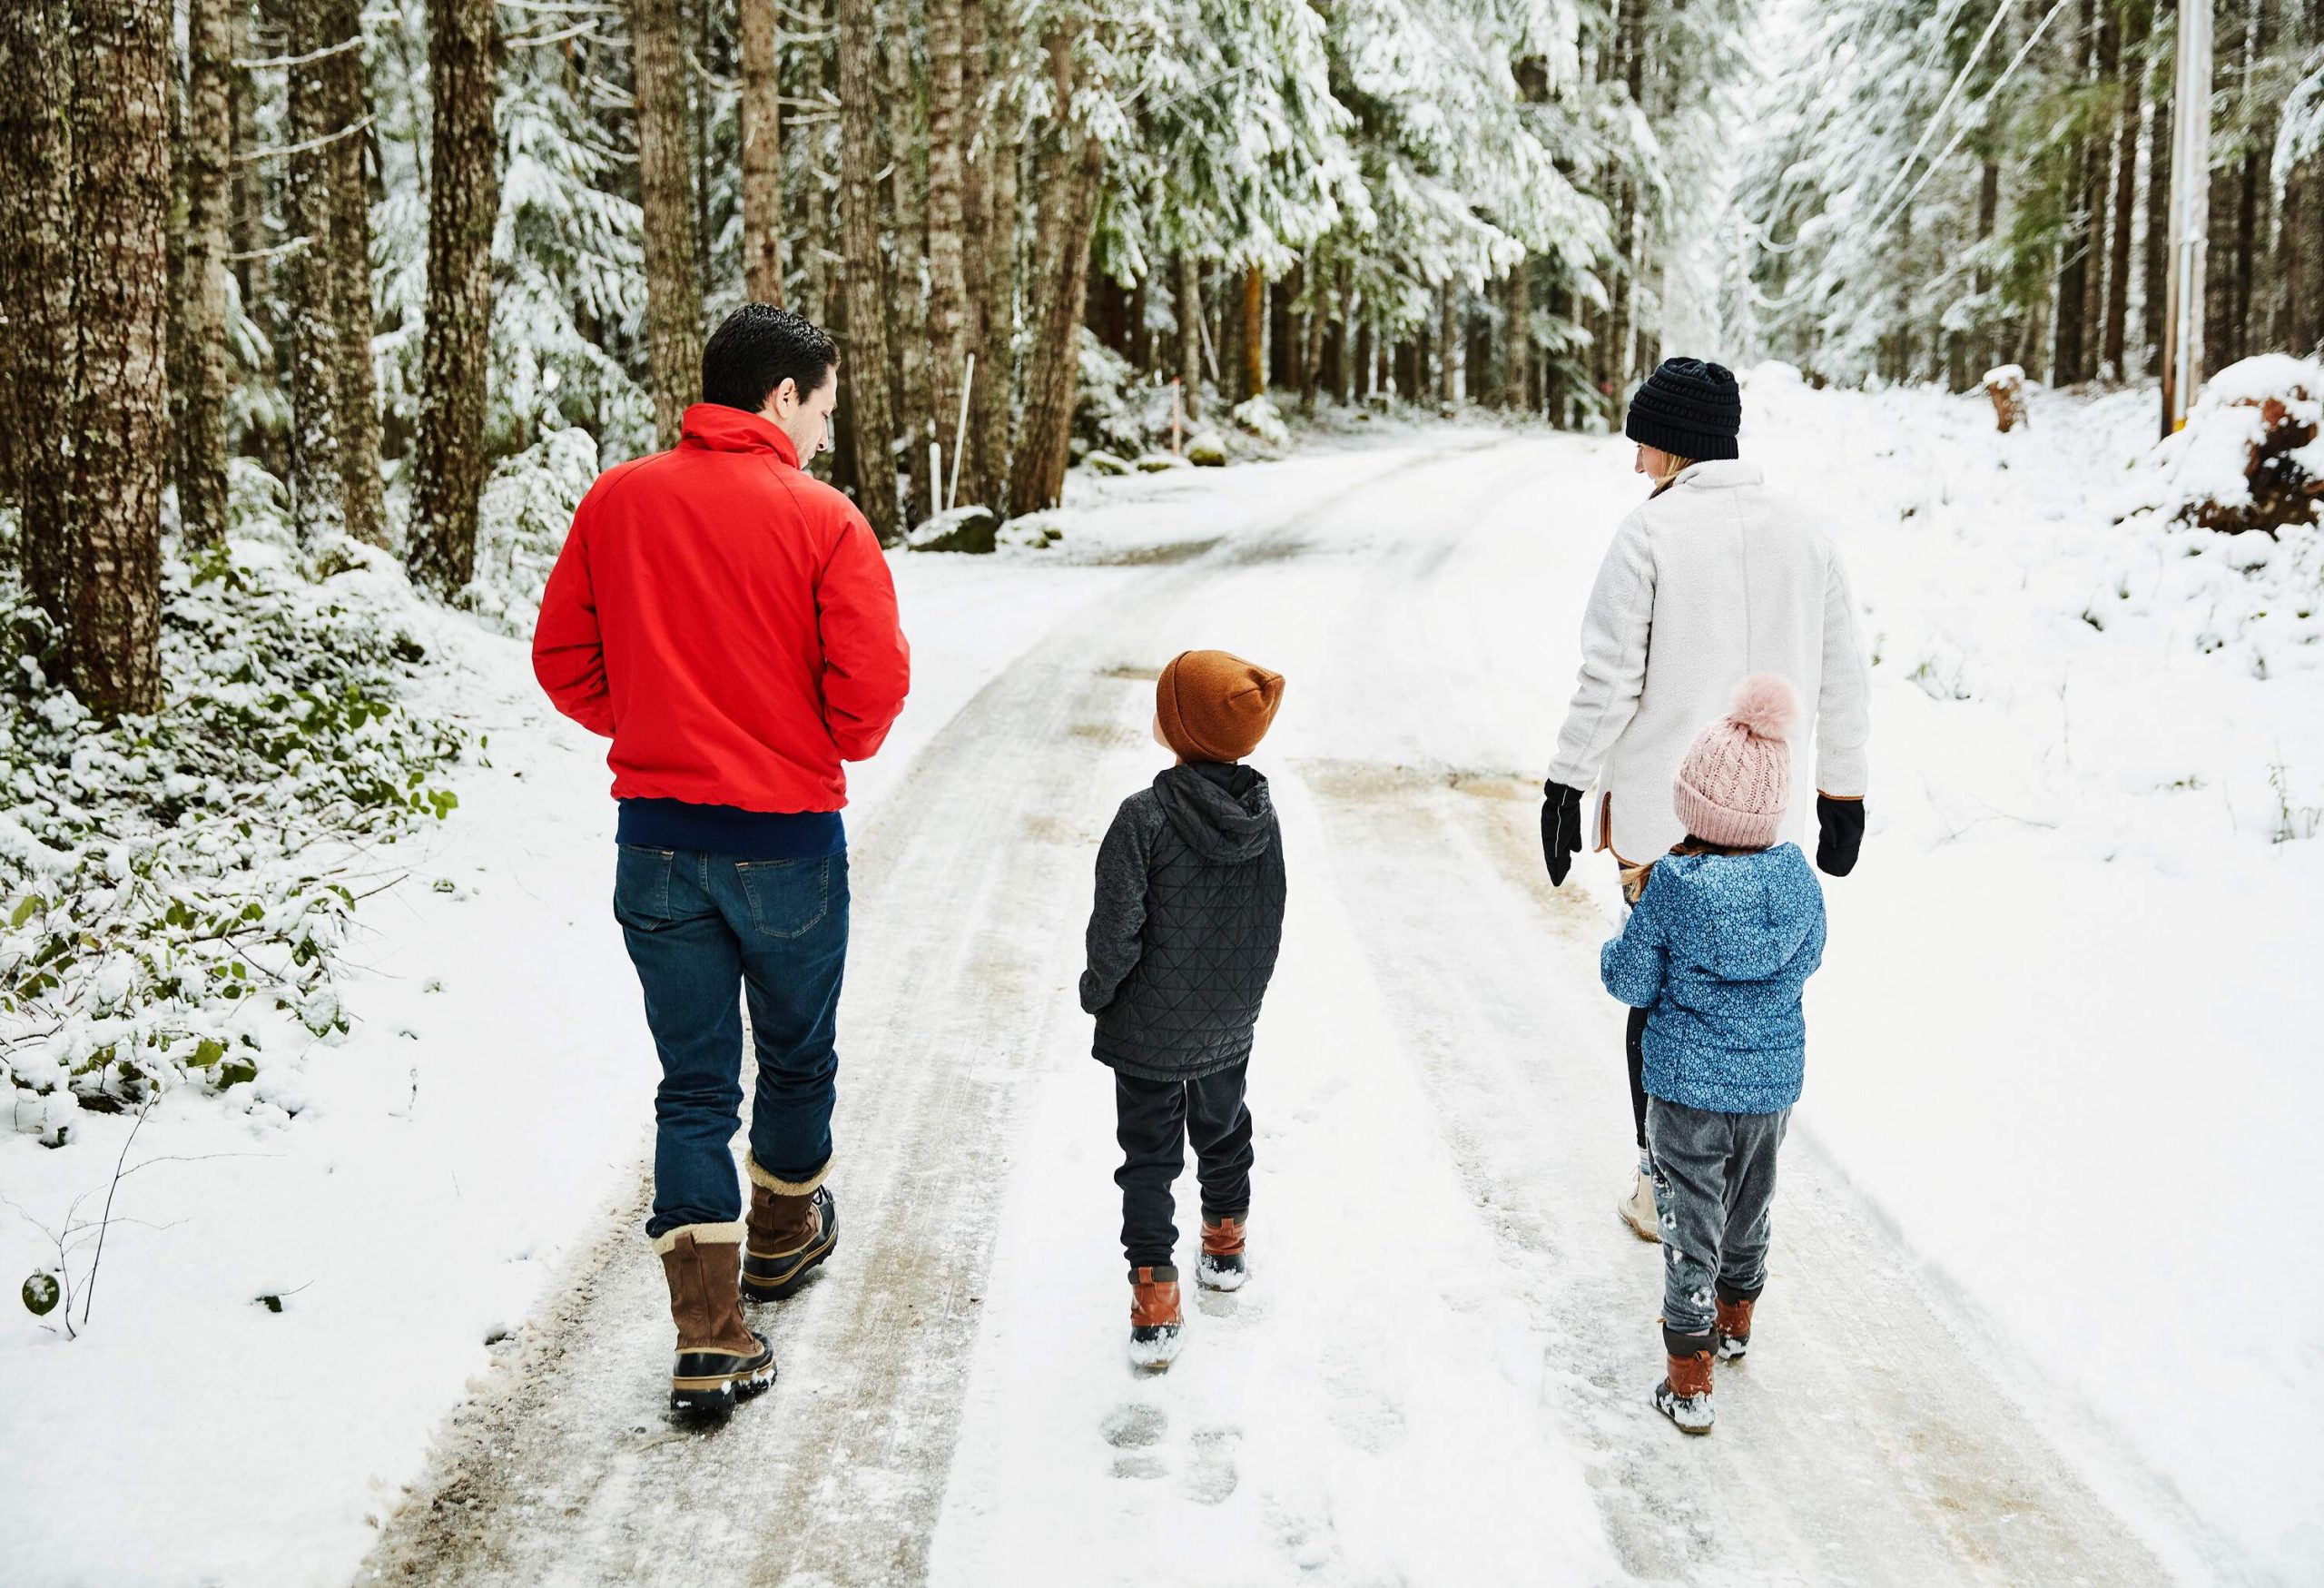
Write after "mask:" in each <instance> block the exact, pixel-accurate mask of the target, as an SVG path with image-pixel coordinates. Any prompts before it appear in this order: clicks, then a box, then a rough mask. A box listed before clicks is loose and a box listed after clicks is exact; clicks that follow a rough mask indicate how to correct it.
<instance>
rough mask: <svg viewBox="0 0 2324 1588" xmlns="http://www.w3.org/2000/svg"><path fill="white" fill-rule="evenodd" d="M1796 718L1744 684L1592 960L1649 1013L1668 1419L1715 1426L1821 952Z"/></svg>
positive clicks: (1756, 1264) (1748, 1302)
mask: <svg viewBox="0 0 2324 1588" xmlns="http://www.w3.org/2000/svg"><path fill="white" fill-rule="evenodd" d="M1798 714H1799V707H1798V702H1797V697H1796V695H1794V693H1793V691H1792V687H1791V685H1790V684H1789V683H1788V682H1787V681H1786V680H1785V679H1784V678H1782V677H1780V676H1777V675H1776V674H1773V673H1761V674H1758V675H1755V676H1752V677H1749V678H1747V679H1745V680H1744V681H1743V683H1742V686H1740V687H1739V688H1738V689H1737V690H1736V692H1735V705H1734V709H1733V710H1731V711H1729V712H1728V714H1727V715H1725V716H1723V717H1721V718H1719V719H1718V721H1717V722H1714V723H1712V724H1711V725H1709V727H1707V728H1705V729H1704V730H1703V731H1702V732H1701V734H1700V735H1698V736H1697V737H1696V739H1695V742H1694V745H1693V747H1692V748H1691V749H1689V751H1688V752H1687V758H1686V760H1685V761H1683V762H1682V763H1680V764H1679V774H1678V776H1677V778H1676V779H1675V780H1673V783H1672V785H1671V791H1670V793H1671V804H1672V806H1673V808H1674V809H1675V810H1676V812H1677V813H1678V816H1679V820H1680V821H1681V822H1683V823H1684V824H1686V829H1687V836H1686V837H1685V838H1684V839H1683V840H1681V841H1680V842H1679V843H1678V844H1677V845H1676V846H1675V847H1673V848H1672V850H1671V851H1670V853H1669V854H1668V855H1666V856H1664V857H1663V858H1662V859H1661V860H1659V861H1657V862H1655V863H1652V864H1650V865H1648V866H1645V867H1641V868H1639V870H1638V871H1637V872H1636V873H1632V885H1634V886H1635V888H1636V890H1637V892H1636V908H1635V909H1633V910H1632V911H1631V912H1630V920H1629V922H1627V923H1625V925H1624V926H1623V928H1622V935H1621V936H1620V937H1618V938H1616V939H1614V940H1613V941H1612V942H1609V943H1608V944H1607V945H1606V946H1605V948H1604V949H1603V951H1601V952H1600V956H1599V970H1600V975H1601V976H1602V977H1603V978H1604V980H1605V983H1606V991H1609V992H1610V993H1612V994H1613V995H1614V996H1615V997H1616V998H1619V999H1620V1000H1621V1001H1623V1002H1624V1003H1627V1004H1629V1005H1630V1007H1631V1008H1632V1009H1640V1010H1644V1011H1646V1031H1645V1033H1644V1037H1643V1041H1644V1046H1645V1066H1644V1077H1645V1082H1646V1092H1647V1112H1646V1139H1647V1149H1648V1153H1649V1158H1650V1160H1651V1164H1652V1171H1653V1181H1654V1203H1655V1212H1656V1217H1657V1218H1658V1220H1659V1223H1660V1225H1661V1229H1662V1249H1663V1254H1664V1256H1665V1258H1667V1259H1668V1261H1667V1262H1666V1264H1665V1266H1664V1268H1663V1294H1662V1341H1663V1350H1664V1354H1665V1356H1666V1357H1667V1363H1666V1373H1665V1376H1664V1378H1663V1380H1662V1382H1661V1384H1659V1386H1656V1388H1655V1392H1654V1404H1655V1406H1657V1407H1658V1408H1659V1409H1660V1411H1661V1412H1662V1414H1663V1415H1665V1416H1667V1417H1669V1419H1670V1420H1671V1421H1672V1422H1673V1423H1676V1424H1677V1425H1679V1427H1680V1428H1681V1429H1682V1430H1684V1431H1685V1432H1687V1433H1689V1434H1708V1433H1709V1432H1710V1431H1711V1422H1712V1417H1711V1363H1712V1361H1713V1359H1714V1358H1717V1359H1718V1360H1719V1361H1726V1362H1734V1361H1739V1360H1740V1359H1741V1358H1742V1356H1743V1355H1744V1353H1745V1352H1746V1351H1747V1350H1748V1349H1749V1347H1750V1343H1751V1312H1752V1308H1753V1307H1754V1306H1756V1305H1757V1303H1758V1298H1759V1292H1760V1290H1761V1289H1762V1288H1763V1287H1765V1286H1766V1284H1767V1270H1768V1233H1769V1231H1768V1208H1769V1205H1770V1204H1771V1203H1772V1201H1773V1200H1774V1197H1775V1189H1776V1153H1777V1149H1779V1148H1780V1147H1781V1146H1782V1145H1783V1137H1784V1129H1785V1127H1786V1126H1787V1124H1788V1123H1789V1121H1790V1119H1791V1106H1792V1104H1793V1103H1795V1102H1797V1101H1798V1100H1799V1089H1800V1081H1801V1078H1802V1074H1803V1072H1804V1070H1805V1068H1806V1062H1807V1022H1806V1020H1805V1017H1804V1016H1803V1015H1802V1013H1801V1011H1800V992H1801V991H1802V989H1803V988H1804V987H1805V986H1806V984H1807V978H1808V976H1809V975H1810V974H1812V973H1813V972H1815V970H1816V967H1817V965H1818V964H1820V963H1821V962H1823V958H1824V893H1823V890H1822V888H1820V887H1819V886H1817V882H1816V873H1814V872H1813V871H1812V870H1810V869H1809V868H1808V864H1807V856H1805V855H1803V854H1801V853H1799V846H1798V845H1797V844H1795V843H1777V842H1776V839H1777V836H1778V835H1779V834H1780V833H1781V831H1782V826H1783V815H1784V810H1785V808H1786V806H1787V805H1788V804H1789V803H1790V799H1791V749H1790V746H1789V745H1788V744H1787V742H1786V741H1787V736H1788V735H1789V734H1790V732H1791V728H1792V725H1793V723H1794V722H1795V721H1796V720H1797V716H1798Z"/></svg>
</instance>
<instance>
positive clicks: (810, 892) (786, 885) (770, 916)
mask: <svg viewBox="0 0 2324 1588" xmlns="http://www.w3.org/2000/svg"><path fill="white" fill-rule="evenodd" d="M838 863H839V862H838V860H837V859H836V857H833V856H830V855H825V856H823V857H822V858H820V859H815V860H745V861H737V862H735V863H734V874H735V876H736V877H737V878H738V879H740V881H741V882H742V884H743V898H745V899H746V900H748V901H749V902H750V906H751V923H752V924H753V926H755V927H757V928H758V930H759V932H760V933H761V934H762V935H763V936H766V937H804V936H805V935H806V934H807V933H808V932H812V931H813V930H814V929H815V928H816V927H818V926H820V925H822V920H823V917H824V916H826V915H829V914H830V913H831V910H832V866H834V865H835V864H838ZM842 885H844V884H843V883H842Z"/></svg>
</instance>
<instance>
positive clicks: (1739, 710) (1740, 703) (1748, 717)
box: [1727, 673, 1799, 740]
mask: <svg viewBox="0 0 2324 1588" xmlns="http://www.w3.org/2000/svg"><path fill="white" fill-rule="evenodd" d="M1798 717H1799V696H1798V695H1797V693H1795V692H1794V691H1793V689H1792V687H1791V680H1789V679H1788V678H1786V677H1785V676H1783V675H1782V674H1780V673H1754V674H1752V675H1751V676H1749V677H1748V678H1746V679H1744V680H1743V682H1742V683H1741V684H1740V685H1739V686H1737V688H1736V691H1735V709H1734V710H1733V711H1730V712H1728V714H1727V720H1728V721H1729V722H1731V723H1733V724H1735V725H1736V726H1738V727H1739V728H1742V729H1743V730H1744V731H1745V732H1747V733H1748V734H1750V735H1753V736H1754V737H1757V738H1761V739H1776V740H1781V739H1782V738H1783V737H1784V736H1785V735H1787V734H1788V733H1789V732H1790V731H1791V725H1792V724H1793V723H1794V722H1796V721H1797V720H1798Z"/></svg>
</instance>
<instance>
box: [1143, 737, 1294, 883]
mask: <svg viewBox="0 0 2324 1588" xmlns="http://www.w3.org/2000/svg"><path fill="white" fill-rule="evenodd" d="M1154 794H1155V797H1157V799H1159V800H1160V801H1161V802H1162V814H1163V815H1165V816H1166V817H1167V818H1168V819H1169V823H1170V825H1171V826H1172V827H1173V828H1174V829H1176V830H1177V834H1178V836H1179V837H1181V838H1183V839H1185V840H1186V841H1187V848H1189V849H1191V850H1193V851H1194V852H1195V853H1196V854H1199V855H1201V856H1202V857H1203V858H1204V859H1205V860H1218V861H1227V860H1248V859H1250V858H1251V857H1252V856H1253V855H1256V854H1258V853H1262V852H1263V851H1265V848H1266V846H1267V845H1268V844H1269V843H1273V842H1274V839H1275V804H1274V802H1273V801H1271V800H1270V799H1269V798H1268V797H1267V780H1266V779H1265V778H1264V777H1262V776H1260V775H1259V774H1257V773H1256V772H1255V771H1253V770H1252V769H1251V768H1250V767H1248V766H1239V765H1228V764H1223V763H1219V762H1212V761H1196V762H1190V763H1188V764H1186V765H1184V766H1173V767H1170V768H1168V769H1167V771H1164V772H1163V773H1161V774H1158V775H1157V777H1156V778H1155V779H1154Z"/></svg>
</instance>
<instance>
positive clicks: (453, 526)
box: [410, 0, 500, 596]
mask: <svg viewBox="0 0 2324 1588" xmlns="http://www.w3.org/2000/svg"><path fill="white" fill-rule="evenodd" d="M498 42H499V41H498V34H497V27H496V25H495V22H494V11H493V0H428V99H429V102H430V104H431V106H432V112H431V122H430V125H429V129H428V319H427V326H426V330H425V332H424V334H423V336H422V340H421V341H420V348H419V449H418V455H417V456H416V457H415V459H413V482H412V527H411V551H410V562H411V571H412V575H413V577H416V578H417V579H419V582H420V583H421V584H423V585H425V586H427V587H429V588H431V589H433V590H435V591H437V592H438V594H439V595H445V596H449V595H451V594H452V593H453V592H455V591H457V590H458V589H460V588H461V587H463V586H465V585H467V584H468V581H469V580H470V579H472V578H474V577H476V515H477V502H478V498H479V497H480V496H481V495H482V493H483V489H484V465H485V450H484V409H485V397H486V391H487V372H488V370H489V366H490V357H491V344H492V231H493V226H494V224H495V222H496V221H497V218H498V216H499V212H500V179H499V162H498V159H497V155H498V153H499V151H498V147H497V140H496V139H495V138H494V136H493V131H492V105H493V97H494V94H495V92H496V89H497V81H496V77H495V72H494V56H495V54H496V53H497V49H498Z"/></svg>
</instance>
